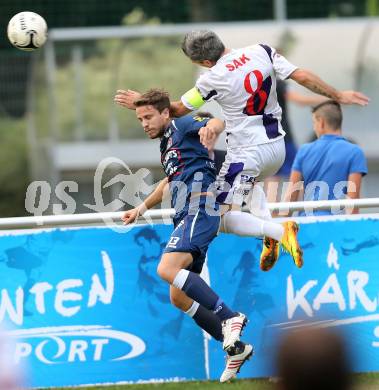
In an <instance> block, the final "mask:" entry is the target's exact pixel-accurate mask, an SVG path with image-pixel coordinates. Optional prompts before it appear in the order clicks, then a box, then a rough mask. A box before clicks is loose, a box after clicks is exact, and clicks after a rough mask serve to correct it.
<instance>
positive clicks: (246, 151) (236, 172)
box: [216, 137, 286, 206]
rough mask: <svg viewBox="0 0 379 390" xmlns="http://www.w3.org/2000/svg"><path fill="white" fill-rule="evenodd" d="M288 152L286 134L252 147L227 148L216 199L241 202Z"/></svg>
mask: <svg viewBox="0 0 379 390" xmlns="http://www.w3.org/2000/svg"><path fill="white" fill-rule="evenodd" d="M285 156H286V149H285V145H284V137H282V138H279V139H278V140H275V141H272V142H269V143H266V144H261V145H255V146H251V147H249V146H246V147H237V148H228V150H227V153H226V157H225V161H224V163H223V165H222V167H221V170H220V173H219V175H218V177H217V182H216V185H217V187H216V188H217V201H218V202H219V203H223V204H235V205H239V206H242V203H243V202H244V201H245V198H246V197H247V196H248V195H249V193H250V191H251V190H252V188H253V186H254V183H255V182H258V181H263V180H264V179H265V178H266V177H269V176H272V175H275V173H276V172H277V171H278V170H279V168H280V167H281V166H282V165H283V162H284V159H285Z"/></svg>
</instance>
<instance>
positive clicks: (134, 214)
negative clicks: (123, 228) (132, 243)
mask: <svg viewBox="0 0 379 390" xmlns="http://www.w3.org/2000/svg"><path fill="white" fill-rule="evenodd" d="M139 215H140V211H139V209H138V208H137V207H136V208H134V209H131V210H128V211H125V213H124V215H123V216H122V217H121V219H122V221H123V222H124V225H129V224H130V223H133V222H135V221H136V220H137V219H138V217H139Z"/></svg>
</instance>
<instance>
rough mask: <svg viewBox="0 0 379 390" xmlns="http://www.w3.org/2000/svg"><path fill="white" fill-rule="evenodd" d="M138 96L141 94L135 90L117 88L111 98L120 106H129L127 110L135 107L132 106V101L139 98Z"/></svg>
mask: <svg viewBox="0 0 379 390" xmlns="http://www.w3.org/2000/svg"><path fill="white" fill-rule="evenodd" d="M140 96H141V94H140V93H139V92H137V91H132V90H131V89H127V90H126V91H125V90H123V89H119V90H117V92H116V95H115V97H114V99H113V100H114V102H115V103H117V104H119V105H120V106H122V107H126V108H129V110H135V109H136V107H135V106H134V102H135V101H136V100H137V99H139V98H140Z"/></svg>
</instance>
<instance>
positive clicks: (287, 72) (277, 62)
mask: <svg viewBox="0 0 379 390" xmlns="http://www.w3.org/2000/svg"><path fill="white" fill-rule="evenodd" d="M272 64H273V66H274V70H275V73H276V75H277V77H278V78H279V79H280V80H286V79H288V77H289V76H291V74H292V73H293V72H294V71H295V70H296V69H298V67H297V66H295V65H294V64H292V63H291V62H289V61H288V60H287V58H285V57H284V56H282V55H281V54H279V53H278V52H277V51H276V50H275V49H272Z"/></svg>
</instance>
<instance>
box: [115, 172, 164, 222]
mask: <svg viewBox="0 0 379 390" xmlns="http://www.w3.org/2000/svg"><path fill="white" fill-rule="evenodd" d="M167 183H168V179H167V178H165V179H163V180H162V181H161V182H160V183H159V184H158V186H157V188H156V189H155V190H154V191H153V192H152V193H151V194H150V195H149V196H148V197H147V198H146V199H145V201H144V202H143V203H141V204H140V205H139V206H138V207H136V208H134V209H132V210H128V211H125V213H124V214H123V216H122V217H121V219H122V220H123V222H124V224H125V225H128V224H130V223H133V222H134V221H136V220H137V219H138V217H139V216H140V215H143V214H144V213H145V211H146V210H148V209H151V208H152V207H154V206H156V205H157V204H159V203H161V202H162V199H163V198H164V196H165V195H166V193H167V192H166V188H167V187H166V186H167Z"/></svg>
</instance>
